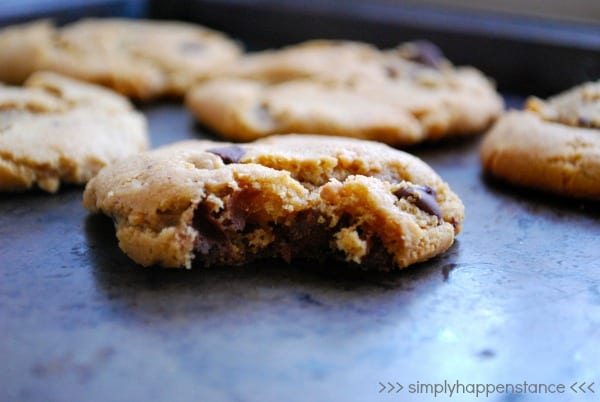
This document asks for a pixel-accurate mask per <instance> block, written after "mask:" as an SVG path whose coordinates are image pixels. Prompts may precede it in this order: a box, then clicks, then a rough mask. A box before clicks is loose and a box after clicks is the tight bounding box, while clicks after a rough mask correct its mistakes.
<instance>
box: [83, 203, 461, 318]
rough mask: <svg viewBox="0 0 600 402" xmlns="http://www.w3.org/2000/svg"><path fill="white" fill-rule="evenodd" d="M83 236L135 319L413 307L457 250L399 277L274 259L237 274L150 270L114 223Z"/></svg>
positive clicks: (112, 291)
mask: <svg viewBox="0 0 600 402" xmlns="http://www.w3.org/2000/svg"><path fill="white" fill-rule="evenodd" d="M85 234H86V241H87V246H88V250H89V260H90V264H91V265H92V267H91V268H92V270H93V271H92V275H93V277H94V280H95V284H96V287H97V289H98V291H99V293H100V294H102V295H104V297H105V298H106V300H107V301H108V302H110V303H114V304H115V305H116V306H117V307H118V309H125V310H127V311H128V312H129V313H134V314H168V313H169V312H172V313H175V312H177V313H178V314H179V313H181V312H182V311H187V313H185V314H188V313H189V314H191V315H202V316H210V315H212V314H221V313H224V312H227V313H231V312H232V311H237V310H245V309H248V308H249V307H252V306H253V307H254V308H256V309H261V308H265V307H266V306H267V305H268V304H272V303H277V304H281V303H283V304H284V305H288V306H290V307H291V308H304V307H310V308H318V309H330V308H335V306H336V305H340V304H346V303H350V304H353V305H360V304H361V301H362V302H365V303H368V304H372V303H378V302H380V303H383V304H387V303H392V302H393V303H394V304H400V305H408V304H409V303H411V301H412V300H414V299H415V298H417V299H418V294H419V293H421V292H422V291H424V289H430V290H431V289H432V288H435V287H438V286H441V285H444V284H445V282H446V281H447V279H448V276H449V273H450V271H451V270H452V269H453V268H454V267H455V266H456V265H457V264H455V261H457V260H458V255H459V244H458V242H457V243H456V244H454V246H453V247H452V248H451V249H450V250H448V251H447V252H446V253H445V254H442V255H441V256H438V257H436V258H434V259H432V260H430V261H426V262H423V263H420V264H415V265H413V266H411V267H409V268H407V269H404V270H401V271H394V272H378V271H362V270H360V269H357V268H356V267H349V266H348V265H347V264H344V263H340V262H331V261H326V262H323V263H317V262H313V261H307V260H304V261H295V262H292V263H290V264H288V263H286V262H284V261H282V260H275V259H273V260H261V261H258V262H255V263H252V264H248V265H244V266H235V267H228V266H219V267H209V268H206V267H202V266H198V265H195V266H194V268H192V269H191V270H185V269H163V268H160V267H147V268H145V267H142V266H140V265H137V264H136V263H135V262H133V261H132V260H130V259H129V257H127V256H126V255H125V254H124V253H123V252H122V251H121V250H120V249H119V247H118V244H117V240H116V238H115V235H114V228H113V224H112V222H111V220H110V219H109V218H107V217H104V216H97V215H90V216H88V217H87V219H86V221H85ZM188 310H189V311H188Z"/></svg>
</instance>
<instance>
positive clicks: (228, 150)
mask: <svg viewBox="0 0 600 402" xmlns="http://www.w3.org/2000/svg"><path fill="white" fill-rule="evenodd" d="M206 152H210V153H211V154H215V155H217V156H219V157H220V158H221V159H222V160H223V163H225V164H226V165H229V164H230V163H238V162H239V161H240V159H242V156H244V154H245V153H246V151H245V150H244V148H242V147H240V146H237V145H230V146H228V147H220V148H211V149H207V150H206Z"/></svg>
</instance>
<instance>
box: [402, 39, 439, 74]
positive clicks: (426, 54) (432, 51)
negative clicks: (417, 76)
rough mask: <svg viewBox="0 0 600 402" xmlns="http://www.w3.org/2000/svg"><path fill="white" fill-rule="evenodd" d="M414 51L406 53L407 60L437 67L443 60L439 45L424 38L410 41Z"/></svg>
mask: <svg viewBox="0 0 600 402" xmlns="http://www.w3.org/2000/svg"><path fill="white" fill-rule="evenodd" d="M411 45H413V46H414V49H415V50H414V52H411V54H408V55H407V58H408V59H409V60H412V61H415V62H417V63H421V64H424V65H426V66H429V67H433V68H438V67H439V66H440V65H441V64H442V61H443V60H444V54H443V53H442V51H441V50H440V48H439V47H437V46H436V45H434V44H433V43H431V42H429V41H426V40H418V41H415V42H411Z"/></svg>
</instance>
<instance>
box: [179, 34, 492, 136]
mask: <svg viewBox="0 0 600 402" xmlns="http://www.w3.org/2000/svg"><path fill="white" fill-rule="evenodd" d="M186 104H187V106H188V108H189V109H190V110H191V112H192V113H193V114H194V115H195V116H196V118H197V119H198V120H199V121H200V122H201V123H203V124H204V125H206V126H207V127H209V128H210V129H212V130H214V131H215V132H217V133H218V134H220V135H222V136H223V137H224V138H227V139H229V140H234V141H250V140H253V139H257V138H260V137H264V136H268V135H272V134H277V133H280V134H284V133H290V132H295V133H319V134H327V135H336V136H347V137H354V138H361V139H368V140H377V141H381V142H385V143H387V144H390V145H396V146H400V145H409V144H415V143H418V142H422V141H426V140H436V139H439V138H442V137H446V136H456V135H469V134H475V133H479V132H481V131H482V130H484V129H485V128H487V127H488V126H489V125H490V124H491V122H493V121H494V120H495V119H496V117H497V116H498V115H499V114H500V113H501V111H502V109H503V101H502V99H501V98H500V97H499V95H498V94H497V93H496V91H495V90H494V88H493V86H492V85H491V84H490V82H489V81H488V80H487V79H486V78H485V77H484V76H483V75H482V74H481V73H480V72H478V71H477V70H475V69H473V68H467V67H461V68H455V67H453V66H452V65H451V64H450V63H449V62H448V61H447V60H445V59H444V58H443V57H442V56H441V53H440V52H439V51H438V50H437V48H435V47H434V46H433V45H431V44H427V43H417V44H415V43H412V44H405V45H402V46H400V47H398V48H397V49H392V50H387V51H380V50H377V49H376V48H374V47H372V46H369V45H366V44H361V43H355V42H335V41H313V42H307V43H303V44H299V45H295V46H291V47H288V48H284V49H282V50H278V51H266V52H260V53H257V54H254V55H249V56H247V57H244V58H241V59H240V60H239V61H238V62H236V63H233V64H231V65H230V66H229V67H228V68H227V69H224V70H223V71H222V72H221V77H219V79H215V80H212V81H209V82H206V83H203V84H200V85H198V86H196V87H195V88H193V89H192V90H190V91H189V92H188V94H187V95H186Z"/></svg>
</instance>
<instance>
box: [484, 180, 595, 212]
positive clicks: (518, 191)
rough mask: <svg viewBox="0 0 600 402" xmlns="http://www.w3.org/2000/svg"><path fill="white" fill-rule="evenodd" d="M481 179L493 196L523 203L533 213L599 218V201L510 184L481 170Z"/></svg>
mask: <svg viewBox="0 0 600 402" xmlns="http://www.w3.org/2000/svg"><path fill="white" fill-rule="evenodd" d="M481 181H482V182H483V184H484V186H485V188H486V189H487V190H488V191H489V192H490V193H491V194H493V195H494V196H496V197H501V198H503V199H505V200H513V201H514V202H518V203H520V204H525V205H527V209H528V211H529V212H531V213H533V214H542V215H551V216H552V217H557V218H567V217H570V216H576V215H580V216H588V217H590V218H595V219H598V218H600V201H594V200H584V199H576V198H569V197H565V196H560V195H556V194H552V193H549V192H545V191H542V190H534V189H529V188H525V187H520V186H516V185H512V184H510V183H506V182H505V181H503V180H500V179H498V178H495V177H492V176H491V175H489V174H487V173H485V172H481Z"/></svg>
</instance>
